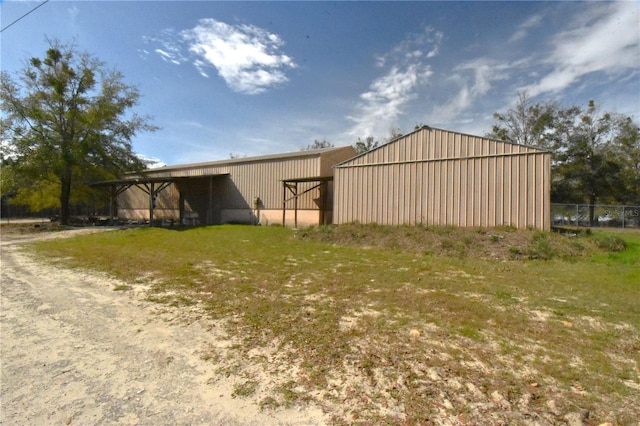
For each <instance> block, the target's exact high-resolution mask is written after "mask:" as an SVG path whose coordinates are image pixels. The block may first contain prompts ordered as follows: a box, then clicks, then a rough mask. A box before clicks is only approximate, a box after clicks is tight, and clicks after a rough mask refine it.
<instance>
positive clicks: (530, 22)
mask: <svg viewBox="0 0 640 426" xmlns="http://www.w3.org/2000/svg"><path fill="white" fill-rule="evenodd" d="M543 17H544V16H543V15H533V16H530V17H529V18H528V19H527V20H526V21H524V22H523V23H522V24H520V26H519V27H518V30H517V31H516V32H515V33H514V34H513V35H512V36H511V38H510V39H509V42H511V43H515V42H517V41H520V40H522V39H524V38H525V37H526V36H527V35H528V34H529V30H531V29H532V28H535V27H537V26H539V25H540V24H541V23H542V22H543Z"/></svg>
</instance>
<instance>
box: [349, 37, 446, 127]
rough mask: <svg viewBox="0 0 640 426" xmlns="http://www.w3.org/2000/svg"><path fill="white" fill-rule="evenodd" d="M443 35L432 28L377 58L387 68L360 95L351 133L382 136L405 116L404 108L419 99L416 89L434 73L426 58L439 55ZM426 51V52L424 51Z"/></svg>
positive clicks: (351, 118) (381, 65)
mask: <svg viewBox="0 0 640 426" xmlns="http://www.w3.org/2000/svg"><path fill="white" fill-rule="evenodd" d="M442 37H443V34H442V33H441V32H439V31H436V30H434V29H432V28H425V30H424V31H423V32H422V33H420V34H417V35H414V36H413V37H411V38H408V39H406V40H404V41H402V42H401V43H399V44H398V45H397V46H396V47H395V48H394V49H392V51H391V52H389V53H388V54H385V55H378V56H376V57H375V61H376V65H377V66H378V67H380V68H384V67H387V66H389V69H388V71H387V72H386V73H385V74H384V75H382V76H380V77H378V78H377V79H375V80H374V81H373V82H372V83H371V84H370V85H369V90H368V91H366V92H364V93H362V94H361V95H360V102H359V104H358V106H357V108H356V113H355V114H354V115H351V116H348V117H347V118H348V119H349V120H350V121H352V122H353V123H354V125H353V127H352V128H351V130H350V131H349V132H348V133H349V135H351V136H352V137H354V138H366V137H368V136H374V137H381V136H383V135H386V134H388V133H389V131H390V130H391V129H393V128H395V127H396V126H397V124H398V119H399V118H400V117H401V116H402V115H404V113H405V111H404V107H405V106H406V105H407V104H408V103H409V102H410V101H411V100H413V99H415V98H416V89H417V88H418V87H420V86H421V85H424V84H426V83H427V82H428V81H429V78H430V77H431V76H432V75H433V71H431V67H430V66H429V65H427V64H424V63H423V60H424V59H427V58H431V57H434V56H436V55H437V54H438V49H439V45H440V42H441V40H442ZM425 51H426V52H427V53H425Z"/></svg>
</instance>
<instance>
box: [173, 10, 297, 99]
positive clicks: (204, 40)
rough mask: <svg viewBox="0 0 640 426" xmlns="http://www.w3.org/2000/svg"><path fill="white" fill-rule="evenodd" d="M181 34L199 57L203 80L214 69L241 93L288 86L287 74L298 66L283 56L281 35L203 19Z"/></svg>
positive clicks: (246, 26)
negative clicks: (287, 71)
mask: <svg viewBox="0 0 640 426" xmlns="http://www.w3.org/2000/svg"><path fill="white" fill-rule="evenodd" d="M180 34H181V36H182V37H183V39H184V40H185V41H186V42H187V44H188V49H189V51H190V52H191V53H192V54H194V55H195V56H196V59H194V61H193V64H194V66H195V67H196V68H197V69H198V71H199V72H200V73H201V74H202V75H203V76H208V74H207V73H206V71H205V69H206V68H207V67H210V66H212V67H214V68H216V69H217V71H218V74H219V75H220V77H222V78H223V79H224V80H225V82H226V83H227V85H229V87H230V88H231V89H232V90H234V91H237V92H240V93H246V94H257V93H262V92H264V91H265V90H267V89H268V88H270V87H272V86H274V85H278V84H281V83H284V82H286V81H288V78H287V76H286V74H285V73H284V71H283V70H284V69H286V68H294V67H295V66H296V64H295V62H294V61H293V59H292V58H291V57H289V56H287V55H285V54H282V53H281V52H280V48H281V47H282V46H283V45H284V42H283V41H282V40H281V39H280V37H279V36H278V35H276V34H271V33H269V32H268V31H266V30H263V29H261V28H258V27H255V26H253V25H237V26H233V25H228V24H226V23H224V22H220V21H216V20H215V19H202V20H200V21H199V23H198V25H197V26H195V27H194V28H192V29H190V30H186V31H183V32H181V33H180Z"/></svg>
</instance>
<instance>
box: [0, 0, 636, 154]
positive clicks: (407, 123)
mask: <svg viewBox="0 0 640 426" xmlns="http://www.w3.org/2000/svg"><path fill="white" fill-rule="evenodd" d="M41 3H42V1H17V0H13V1H12V0H4V1H2V2H1V5H0V13H1V24H2V29H3V30H2V33H1V36H0V37H1V38H0V46H1V66H2V69H3V70H5V71H8V72H10V73H12V74H13V73H16V72H17V71H18V70H19V69H21V68H22V66H23V64H24V63H25V60H26V59H28V58H30V57H33V56H39V57H42V56H43V55H44V52H45V51H46V48H47V42H46V39H47V38H50V39H51V38H55V39H59V40H61V41H63V42H75V43H76V45H77V46H78V47H79V48H80V49H81V50H84V51H88V52H89V53H91V54H93V55H94V56H96V57H98V58H100V59H101V60H103V61H105V62H106V63H107V64H108V65H109V67H112V68H115V69H117V70H119V71H121V72H122V73H123V74H124V76H125V80H126V82H127V83H129V84H131V85H135V86H137V87H138V88H139V90H140V92H141V94H142V99H141V102H140V105H139V106H138V107H137V109H136V111H137V112H138V113H140V114H149V115H151V116H153V117H154V123H155V124H156V125H158V126H160V127H161V129H160V130H159V131H157V132H155V133H151V134H140V135H138V136H136V138H135V140H134V149H135V151H136V152H138V153H140V154H142V155H144V156H147V157H153V158H157V159H159V160H161V161H162V162H164V163H166V164H171V165H173V164H183V163H191V162H200V161H209V160H219V159H225V158H229V156H230V154H233V155H243V156H244V155H247V156H253V155H262V154H274V153H281V152H290V151H297V150H299V149H301V148H303V147H305V146H307V145H309V144H311V143H312V142H313V141H314V140H327V141H329V142H331V143H333V144H334V145H336V146H341V145H349V144H352V143H354V142H355V141H356V140H357V139H358V138H363V139H364V138H365V137H367V136H374V137H375V138H376V139H378V140H381V141H382V140H385V139H386V138H388V137H389V135H390V134H391V132H392V131H400V132H409V131H411V130H412V129H413V128H414V126H415V125H416V124H427V125H430V126H434V127H440V128H444V129H448V130H455V131H460V132H465V133H471V134H478V135H483V134H484V133H485V132H487V131H489V130H490V128H491V124H492V123H493V118H492V115H493V113H494V112H496V111H505V110H506V109H508V108H509V107H510V106H511V105H512V104H513V102H514V101H515V99H516V98H517V93H518V91H527V93H528V94H529V95H530V96H531V97H532V98H533V99H534V100H535V101H538V100H539V101H543V100H551V99H553V100H556V101H558V102H560V103H561V104H564V105H567V106H568V105H574V104H579V105H586V104H587V102H588V101H589V100H590V99H593V100H595V101H596V102H597V103H599V104H601V105H602V108H603V109H604V110H607V111H615V112H620V113H623V114H627V115H631V116H633V117H634V118H635V120H636V121H638V120H640V45H639V43H640V18H639V14H640V2H636V1H625V2H607V3H605V2H588V3H587V2H541V3H538V2H427V1H425V2H268V1H265V2H248V3H245V2H213V1H193V2H191V1H179V2H176V1H58V0H49V1H48V2H47V3H45V4H43V5H42V6H41V7H39V8H37V10H35V11H33V13H30V14H29V15H27V16H26V17H24V18H23V19H21V20H19V21H18V22H16V23H15V24H13V25H11V24H12V23H13V22H14V21H15V20H16V19H18V18H20V17H21V16H23V15H24V14H26V13H28V12H29V11H31V10H33V9H34V8H36V7H37V6H39V5H40V4H41ZM9 25H10V26H9Z"/></svg>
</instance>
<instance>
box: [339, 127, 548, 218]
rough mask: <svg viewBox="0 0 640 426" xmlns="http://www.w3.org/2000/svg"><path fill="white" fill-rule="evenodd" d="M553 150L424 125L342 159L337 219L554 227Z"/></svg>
mask: <svg viewBox="0 0 640 426" xmlns="http://www.w3.org/2000/svg"><path fill="white" fill-rule="evenodd" d="M550 164H551V154H550V153H549V152H547V151H543V150H540V149H537V148H534V147H530V146H523V145H517V144H512V143H507V142H502V141H497V140H492V139H488V138H484V137H478V136H471V135H466V134H462V133H456V132H451V131H447V130H441V129H435V128H430V127H427V126H425V127H422V128H420V129H417V130H416V131H414V132H412V133H409V134H407V135H404V136H401V137H399V138H397V139H394V140H392V141H391V142H389V143H387V144H385V145H383V146H380V147H378V148H377V149H374V150H372V151H369V152H367V153H365V154H362V155H359V156H357V157H355V158H352V159H350V160H347V161H345V162H342V163H340V164H337V165H336V166H335V173H334V194H335V195H334V197H335V198H334V204H333V208H334V211H333V222H334V223H336V224H341V223H349V222H359V223H377V224H381V225H401V224H423V225H453V226H465V227H476V226H478V227H480V226H481V227H495V226H503V225H507V226H514V227H517V228H536V229H545V230H548V229H550V226H551V222H550V182H551V181H550Z"/></svg>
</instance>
